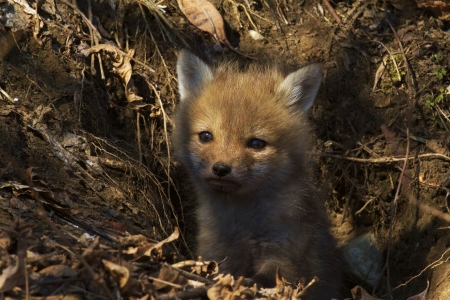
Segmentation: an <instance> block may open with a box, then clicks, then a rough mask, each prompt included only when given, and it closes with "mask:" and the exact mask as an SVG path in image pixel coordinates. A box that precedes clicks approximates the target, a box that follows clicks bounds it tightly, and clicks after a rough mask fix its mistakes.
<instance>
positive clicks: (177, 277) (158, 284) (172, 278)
mask: <svg viewBox="0 0 450 300" xmlns="http://www.w3.org/2000/svg"><path fill="white" fill-rule="evenodd" d="M158 279H159V281H156V280H155V281H154V282H153V284H154V285H155V288H156V289H157V290H160V289H163V288H165V287H167V286H171V285H170V284H169V283H173V284H177V285H186V284H187V283H188V280H187V279H186V277H184V276H183V275H181V274H180V273H179V272H178V271H177V270H175V269H174V268H172V267H171V266H170V265H168V264H163V265H162V266H161V269H160V270H159V275H158ZM165 282H167V283H165Z"/></svg>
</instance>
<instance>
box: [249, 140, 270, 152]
mask: <svg viewBox="0 0 450 300" xmlns="http://www.w3.org/2000/svg"><path fill="white" fill-rule="evenodd" d="M266 144H267V143H266V142H265V141H263V140H260V139H252V140H250V142H248V147H249V148H253V149H257V150H259V149H262V148H264V147H265V146H266Z"/></svg>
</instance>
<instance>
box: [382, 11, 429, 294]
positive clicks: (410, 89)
mask: <svg viewBox="0 0 450 300" xmlns="http://www.w3.org/2000/svg"><path fill="white" fill-rule="evenodd" d="M385 20H386V22H387V23H388V25H389V27H390V28H391V30H392V32H393V34H394V36H395V39H396V40H397V42H398V45H399V47H400V50H401V51H402V54H403V61H404V62H405V66H406V70H407V75H408V76H407V78H408V81H407V84H408V92H409V99H408V100H409V101H408V107H409V114H408V119H407V126H406V159H405V161H404V164H403V169H402V173H401V174H400V179H399V183H398V188H397V192H396V194H395V198H394V202H393V203H392V206H391V216H390V224H389V240H388V248H387V255H386V265H387V271H386V272H387V288H388V292H389V296H390V297H391V298H392V291H391V284H390V268H389V254H390V248H391V240H392V230H393V218H394V213H395V208H396V206H397V201H398V195H399V193H400V187H401V183H402V179H403V177H404V176H405V172H406V167H407V164H408V160H407V159H408V156H409V150H410V149H409V147H410V137H409V128H410V126H411V115H412V102H413V100H414V99H413V97H414V94H413V89H414V90H415V87H414V79H413V74H412V70H411V67H410V65H409V62H408V59H407V58H406V53H405V50H404V49H403V44H402V41H401V40H400V38H399V36H398V34H397V32H396V31H395V29H394V27H393V26H392V24H391V22H389V19H388V18H386V19H385ZM388 130H389V129H387V127H386V129H385V131H386V133H387V132H388ZM386 136H388V135H386ZM405 178H406V177H405ZM407 179H409V178H407ZM406 189H407V191H408V193H406V194H407V196H408V198H409V197H413V195H412V193H411V191H410V190H409V186H407V187H406ZM414 198H415V197H414ZM416 200H417V199H416ZM417 204H419V203H416V205H417ZM430 208H431V207H430Z"/></svg>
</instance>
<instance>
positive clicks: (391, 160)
mask: <svg viewBox="0 0 450 300" xmlns="http://www.w3.org/2000/svg"><path fill="white" fill-rule="evenodd" d="M311 154H312V155H315V156H320V157H325V158H336V159H343V160H348V161H353V162H357V163H370V164H391V163H394V162H399V161H404V160H411V159H415V158H418V159H433V158H434V159H443V160H447V161H450V157H448V156H447V155H443V154H439V153H426V154H420V155H418V156H417V157H379V158H357V157H348V156H342V155H337V154H328V153H311Z"/></svg>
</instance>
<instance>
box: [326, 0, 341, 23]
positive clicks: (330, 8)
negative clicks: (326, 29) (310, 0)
mask: <svg viewBox="0 0 450 300" xmlns="http://www.w3.org/2000/svg"><path fill="white" fill-rule="evenodd" d="M322 3H323V4H325V6H326V7H327V9H328V11H329V12H330V14H331V16H332V17H333V19H334V20H335V21H336V23H337V24H338V25H339V24H340V23H341V22H342V21H341V18H339V16H338V15H337V13H336V11H335V10H334V8H333V7H332V6H331V4H330V2H329V1H328V0H322Z"/></svg>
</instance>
